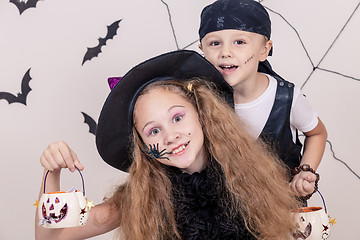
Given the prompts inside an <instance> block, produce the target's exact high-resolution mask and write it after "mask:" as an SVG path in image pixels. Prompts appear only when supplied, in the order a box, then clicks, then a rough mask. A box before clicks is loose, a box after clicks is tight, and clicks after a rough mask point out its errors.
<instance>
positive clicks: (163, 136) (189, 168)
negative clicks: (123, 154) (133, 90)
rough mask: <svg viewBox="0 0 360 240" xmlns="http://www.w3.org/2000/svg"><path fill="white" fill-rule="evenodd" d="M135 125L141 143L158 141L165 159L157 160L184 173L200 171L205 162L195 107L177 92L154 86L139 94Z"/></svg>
mask: <svg viewBox="0 0 360 240" xmlns="http://www.w3.org/2000/svg"><path fill="white" fill-rule="evenodd" d="M134 120H135V127H136V129H137V131H138V132H139V134H140V136H141V138H142V139H143V141H144V143H145V144H146V145H147V146H149V144H151V146H153V145H154V144H155V146H156V145H157V144H159V152H161V151H162V150H165V151H164V152H168V153H169V154H166V155H164V157H167V158H169V159H160V158H159V159H157V160H158V161H159V162H161V163H163V164H165V165H169V166H174V167H177V168H179V169H181V170H183V171H185V172H188V173H193V172H195V171H201V170H202V169H203V167H204V165H205V164H206V157H205V155H206V154H205V147H204V133H203V131H202V127H201V124H200V122H199V117H198V113H197V110H196V108H195V107H194V106H193V105H192V104H191V103H189V102H188V101H187V100H186V99H185V98H184V97H182V96H180V95H179V94H175V93H173V92H170V91H169V90H166V89H162V88H155V89H152V90H150V91H149V92H148V93H146V94H144V95H141V96H140V97H139V98H138V100H137V101H136V104H135V109H134Z"/></svg>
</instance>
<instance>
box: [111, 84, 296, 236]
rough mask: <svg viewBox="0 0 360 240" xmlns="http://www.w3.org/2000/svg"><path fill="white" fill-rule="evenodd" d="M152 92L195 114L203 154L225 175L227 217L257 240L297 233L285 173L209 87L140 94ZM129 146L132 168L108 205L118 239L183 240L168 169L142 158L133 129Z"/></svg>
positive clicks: (183, 86)
mask: <svg viewBox="0 0 360 240" xmlns="http://www.w3.org/2000/svg"><path fill="white" fill-rule="evenodd" d="M154 88H164V89H167V90H168V91H171V92H173V93H176V94H180V95H181V96H183V97H184V98H185V99H187V100H188V101H189V102H191V103H192V104H194V106H195V107H196V108H197V110H198V114H199V121H200V123H201V125H202V128H203V132H204V139H205V141H204V144H205V147H206V150H207V152H208V154H209V156H212V159H214V160H215V161H216V162H217V163H218V165H219V166H220V168H221V170H222V171H221V172H222V173H223V175H224V181H225V188H226V191H227V192H228V195H229V201H230V204H228V205H229V206H231V207H230V208H231V209H229V213H232V214H233V216H241V217H242V218H243V219H244V222H245V226H246V228H247V229H248V230H249V231H250V232H251V233H252V234H253V235H254V236H255V237H256V238H257V239H265V238H275V239H286V238H287V237H288V236H289V233H290V232H291V231H292V230H293V229H294V228H295V225H294V221H293V218H292V216H291V213H290V210H291V209H293V208H297V207H298V202H297V201H296V198H295V196H294V194H293V193H292V192H291V191H290V188H289V183H288V178H287V170H286V168H285V166H284V165H283V164H282V163H281V162H280V161H279V160H278V159H277V158H276V156H275V154H273V153H272V152H271V151H269V150H268V148H267V146H266V145H265V144H264V143H262V142H261V141H256V140H255V139H253V138H252V137H250V135H248V133H247V132H246V131H245V130H244V128H243V127H242V123H241V121H240V119H239V117H238V116H237V115H236V113H235V112H234V110H233V109H232V108H231V106H229V105H228V104H226V102H225V101H224V100H223V99H222V98H221V97H219V95H218V94H217V92H216V89H214V86H210V85H209V83H208V82H206V81H202V80H200V79H191V80H188V81H186V82H184V81H163V82H155V83H152V84H150V85H149V86H147V87H146V89H145V90H144V91H143V92H142V93H141V94H146V93H147V92H148V91H149V90H151V89H154ZM134 119H135V117H134ZM131 142H132V144H133V153H132V156H133V163H132V165H131V167H130V169H129V175H128V179H127V181H126V182H125V183H123V184H122V185H120V186H119V187H118V189H117V190H116V192H115V193H114V194H113V196H112V197H111V198H110V199H109V200H108V201H110V202H111V203H113V204H114V205H115V206H116V209H117V210H118V211H119V215H120V226H119V232H120V235H121V236H122V237H123V238H124V239H134V240H144V239H154V240H155V239H156V240H158V239H181V236H180V234H179V232H178V231H177V228H176V220H175V213H174V206H173V203H172V201H171V199H172V184H171V181H170V180H169V177H168V176H167V174H166V170H165V169H166V167H165V166H163V165H162V164H161V163H159V162H158V161H157V160H151V159H148V158H146V156H145V155H144V153H143V152H142V150H141V148H142V146H144V143H143V142H142V140H141V138H140V137H139V135H138V133H137V132H136V129H133V136H131ZM229 217H232V216H229ZM180 224H181V223H180Z"/></svg>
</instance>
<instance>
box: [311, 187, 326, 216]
mask: <svg viewBox="0 0 360 240" xmlns="http://www.w3.org/2000/svg"><path fill="white" fill-rule="evenodd" d="M314 189H315V190H316V191H317V192H318V193H319V194H320V197H321V200H322V202H323V204H324V210H325V213H326V214H327V209H326V204H325V199H324V197H323V195H322V194H321V192H320V191H319V189H317V188H316V187H314Z"/></svg>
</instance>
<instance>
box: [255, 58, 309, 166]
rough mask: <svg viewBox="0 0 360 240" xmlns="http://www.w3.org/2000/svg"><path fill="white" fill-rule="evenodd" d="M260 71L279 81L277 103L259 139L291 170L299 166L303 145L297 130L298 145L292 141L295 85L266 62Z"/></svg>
mask: <svg viewBox="0 0 360 240" xmlns="http://www.w3.org/2000/svg"><path fill="white" fill-rule="evenodd" d="M259 71H261V72H264V73H267V74H270V75H272V76H273V77H274V78H275V79H276V80H277V89H276V95H275V102H274V105H273V107H272V109H271V112H270V115H269V118H268V120H267V122H266V124H265V127H264V129H263V130H262V132H261V134H260V136H259V138H260V139H262V140H263V141H265V142H266V143H268V144H270V146H271V147H272V148H273V149H274V150H275V151H276V153H277V154H278V156H279V157H280V159H281V160H282V161H283V162H284V163H285V164H286V165H287V166H288V167H289V168H290V169H294V168H295V167H297V166H299V164H300V161H301V148H302V144H301V142H300V140H299V138H298V131H297V130H296V143H294V142H293V141H292V133H291V128H290V111H291V104H292V100H293V94H294V84H292V83H290V82H288V81H286V80H284V79H283V78H282V77H280V76H279V75H278V74H276V73H275V72H274V71H273V70H272V69H271V66H270V64H269V63H268V62H267V61H265V62H262V63H260V64H259Z"/></svg>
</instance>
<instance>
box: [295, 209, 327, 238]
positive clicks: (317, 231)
mask: <svg viewBox="0 0 360 240" xmlns="http://www.w3.org/2000/svg"><path fill="white" fill-rule="evenodd" d="M291 212H292V213H293V214H294V217H295V220H296V222H297V227H298V228H297V230H296V231H295V232H293V238H294V239H302V240H304V239H306V240H321V239H328V237H329V234H330V220H331V219H330V216H329V215H328V214H327V213H326V212H325V211H324V209H323V208H322V207H303V208H298V209H294V210H292V211H291Z"/></svg>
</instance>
